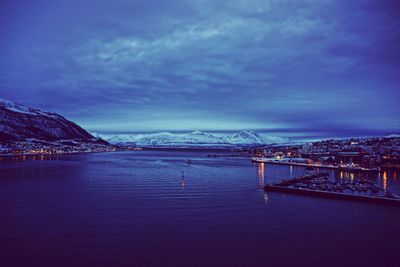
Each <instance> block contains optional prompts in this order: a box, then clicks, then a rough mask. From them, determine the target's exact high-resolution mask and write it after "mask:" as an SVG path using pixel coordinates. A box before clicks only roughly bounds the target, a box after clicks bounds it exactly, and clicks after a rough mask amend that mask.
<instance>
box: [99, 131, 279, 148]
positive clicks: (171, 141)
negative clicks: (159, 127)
mask: <svg viewBox="0 0 400 267" xmlns="http://www.w3.org/2000/svg"><path fill="white" fill-rule="evenodd" d="M97 136H99V137H101V138H103V139H104V140H107V141H108V142H110V143H113V144H119V145H132V144H136V145H138V146H232V145H262V144H270V143H281V142H285V141H286V140H285V139H283V138H280V137H268V138H265V139H264V138H263V137H261V136H260V135H259V134H257V133H255V132H253V131H241V132H239V133H236V134H234V135H228V136H217V135H214V134H210V133H206V132H201V131H198V130H196V131H193V132H191V133H188V134H175V133H170V132H161V133H151V134H137V135H132V134H130V135H127V134H125V135H111V136H106V135H97Z"/></svg>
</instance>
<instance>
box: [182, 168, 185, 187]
mask: <svg viewBox="0 0 400 267" xmlns="http://www.w3.org/2000/svg"><path fill="white" fill-rule="evenodd" d="M181 188H182V191H183V190H184V189H185V173H184V172H182V178H181Z"/></svg>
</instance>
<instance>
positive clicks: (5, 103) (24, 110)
mask: <svg viewBox="0 0 400 267" xmlns="http://www.w3.org/2000/svg"><path fill="white" fill-rule="evenodd" d="M0 106H1V107H3V108H5V109H7V110H9V111H12V112H15V113H21V114H28V115H34V116H39V115H41V116H46V117H57V116H58V115H57V114H56V113H50V112H44V111H41V110H39V109H34V108H30V107H25V106H23V105H20V104H18V103H14V102H12V101H10V100H6V99H2V98H0Z"/></svg>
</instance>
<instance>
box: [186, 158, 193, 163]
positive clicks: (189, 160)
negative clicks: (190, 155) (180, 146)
mask: <svg viewBox="0 0 400 267" xmlns="http://www.w3.org/2000/svg"><path fill="white" fill-rule="evenodd" d="M185 162H186V164H192V163H193V161H192V160H191V159H187V160H185Z"/></svg>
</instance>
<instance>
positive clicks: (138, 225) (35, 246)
mask: <svg viewBox="0 0 400 267" xmlns="http://www.w3.org/2000/svg"><path fill="white" fill-rule="evenodd" d="M205 155H207V153H206V152H196V153H195V152H192V153H190V152H173V153H171V152H154V151H152V152H147V151H138V152H121V153H100V154H80V155H67V156H53V157H50V158H49V157H36V158H35V160H32V159H29V160H28V158H25V160H24V159H23V158H14V159H7V160H4V159H3V160H2V161H0V176H1V179H0V259H1V262H2V266H255V265H261V266H268V265H269V266H276V265H280V266H293V265H296V266H302V265H306V264H307V265H309V266H310V265H324V266H327V265H332V266H338V265H339V264H342V265H343V264H344V265H345V266H350V265H352V266H360V265H364V266H377V265H382V266H399V264H400V263H399V258H398V247H399V245H400V243H399V242H400V225H399V222H400V220H399V219H400V209H399V208H398V207H390V206H383V205H376V204H366V203H358V202H351V201H343V200H330V199H321V198H315V197H304V196H296V195H286V194H280V193H269V194H268V195H267V194H265V193H264V191H263V190H262V189H261V188H262V186H263V185H264V184H265V183H267V182H272V181H278V180H280V179H282V178H288V177H294V176H298V175H301V174H302V173H304V169H303V168H302V167H288V166H281V165H264V166H262V165H259V164H253V163H251V162H250V161H249V159H241V158H207V157H205ZM187 158H190V159H192V160H193V163H192V164H190V165H188V164H186V163H185V162H184V161H185V160H186V159H187ZM182 171H183V172H184V181H182V178H181V176H182ZM338 175H339V174H338ZM377 179H378V180H379V179H380V180H379V181H382V182H383V177H377ZM396 179H397V176H396V175H395V174H394V173H387V174H385V181H386V182H385V183H386V186H387V187H388V188H390V189H392V190H393V191H396V190H398V189H399V184H398V183H397V182H396Z"/></svg>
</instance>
